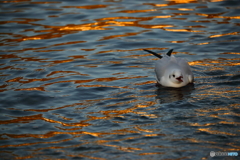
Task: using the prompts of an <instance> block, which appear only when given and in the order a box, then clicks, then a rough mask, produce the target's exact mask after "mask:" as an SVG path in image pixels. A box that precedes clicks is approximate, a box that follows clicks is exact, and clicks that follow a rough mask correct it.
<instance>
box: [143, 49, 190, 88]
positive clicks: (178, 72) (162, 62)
mask: <svg viewBox="0 0 240 160" xmlns="http://www.w3.org/2000/svg"><path fill="white" fill-rule="evenodd" d="M144 51H147V52H149V53H151V54H153V55H155V56H157V57H158V58H160V59H159V60H157V61H156V63H155V73H156V79H157V82H158V83H159V84H161V85H162V86H166V87H176V88H178V87H183V86H185V85H187V84H189V83H193V73H192V71H191V68H190V66H189V64H188V63H187V61H186V60H185V59H183V58H176V57H175V56H173V55H171V53H172V51H173V49H171V50H170V51H169V52H168V53H167V54H165V55H163V56H161V55H158V54H157V53H155V52H152V51H149V50H146V49H144Z"/></svg>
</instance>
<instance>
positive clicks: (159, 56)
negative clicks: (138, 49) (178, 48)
mask: <svg viewBox="0 0 240 160" xmlns="http://www.w3.org/2000/svg"><path fill="white" fill-rule="evenodd" d="M143 50H144V51H146V52H149V53H151V54H153V55H154V56H156V57H158V58H160V59H161V58H162V56H161V55H159V54H157V53H155V52H153V51H149V50H147V49H143ZM169 52H170V51H169ZM170 54H171V52H170Z"/></svg>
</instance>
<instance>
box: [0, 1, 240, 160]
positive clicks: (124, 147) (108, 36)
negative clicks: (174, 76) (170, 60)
mask: <svg viewBox="0 0 240 160" xmlns="http://www.w3.org/2000/svg"><path fill="white" fill-rule="evenodd" d="M222 1H224V0H205V1H203V0H168V1H163V2H162V3H160V2H157V3H147V1H146V3H142V2H141V3H140V2H139V3H137V4H138V5H136V6H140V7H139V8H136V6H135V5H133V6H134V7H132V6H131V5H129V6H128V7H126V5H125V4H124V2H123V1H104V2H102V4H97V3H96V2H94V3H88V2H86V3H85V2H84V4H76V5H72V3H68V2H64V3H63V2H58V1H56V2H32V1H30V0H29V1H28V0H26V1H18V0H15V1H4V2H3V3H6V4H11V3H14V4H15V5H19V4H21V3H26V4H28V5H30V6H31V5H37V6H38V5H40V6H39V8H41V7H42V6H41V5H45V7H43V8H42V9H40V10H41V11H42V12H43V11H46V12H44V14H43V15H42V13H41V12H39V13H38V16H36V15H32V16H24V15H22V17H21V18H20V17H14V16H16V15H15V14H14V16H12V15H11V14H13V13H15V12H16V13H24V12H25V11H28V7H26V8H21V7H19V8H21V9H13V10H11V11H7V9H6V11H1V13H4V14H6V13H7V14H9V18H7V19H4V20H2V21H1V22H0V24H1V25H3V26H5V27H6V26H7V27H11V26H16V28H18V29H19V30H17V29H15V28H14V27H13V28H9V30H7V29H6V30H4V33H1V34H2V37H1V38H2V40H1V42H0V45H1V46H2V47H3V48H2V49H1V52H3V54H1V55H0V60H1V64H0V71H1V80H2V82H3V83H2V84H1V85H0V93H1V96H2V97H3V99H2V104H1V105H5V106H4V107H2V108H1V113H2V114H1V117H0V118H1V119H0V125H1V126H3V127H2V131H1V133H0V140H1V141H3V142H4V143H2V144H1V145H0V148H1V151H0V154H2V153H6V154H9V155H11V156H13V157H15V158H16V159H29V158H34V157H38V156H39V155H42V154H45V153H47V152H48V150H50V152H53V154H56V155H64V156H63V157H65V159H68V158H76V157H82V158H88V159H110V158H112V157H111V156H112V155H113V157H115V158H116V157H118V154H119V157H120V158H121V156H122V155H126V159H132V157H131V156H130V157H127V154H132V155H134V156H139V157H140V156H141V158H142V157H143V156H145V157H144V158H145V159H148V158H149V157H151V156H152V157H153V158H152V159H159V157H161V156H166V157H170V154H172V153H176V152H182V153H183V154H184V155H183V156H182V157H178V159H185V158H189V159H192V158H193V157H191V156H188V155H187V156H185V153H187V152H186V150H189V149H192V150H193V153H196V152H200V151H201V150H202V149H200V148H204V147H205V148H208V149H209V148H211V147H212V148H214V149H220V150H228V151H230V150H231V151H239V145H238V143H237V141H236V139H237V138H236V137H237V136H238V132H239V129H238V126H239V125H240V123H239V122H238V121H237V118H238V117H239V116H240V115H239V113H238V110H239V105H240V104H239V103H238V101H237V100H238V99H239V92H240V87H238V86H237V84H238V83H239V80H238V79H239V71H238V66H239V65H240V63H239V62H240V58H238V55H239V52H238V51H236V50H235V49H234V47H232V45H233V44H235V43H237V42H238V41H239V38H238V37H239V33H240V32H238V31H236V30H234V29H233V30H228V29H227V27H226V28H224V27H222V26H221V25H224V26H225V25H226V26H228V25H230V26H231V27H233V26H239V23H236V20H238V19H239V16H238V15H236V14H235V15H231V14H227V13H228V12H229V13H231V10H233V9H234V7H230V8H227V7H224V6H223V8H224V9H225V10H224V11H222V10H221V11H220V10H219V11H216V12H214V13H204V9H206V10H207V9H209V4H212V5H213V2H214V3H216V2H222ZM107 2H108V3H107ZM204 2H208V3H204ZM65 3H66V4H65ZM122 3H123V4H124V5H122ZM135 3H136V2H133V4H135ZM179 4H181V5H180V6H178V5H179ZM198 4H200V5H198ZM14 8H15V7H14ZM16 8H17V7H16ZM33 8H34V7H33ZM220 8H221V7H220ZM236 8H237V7H236ZM102 13H103V14H102ZM106 13H107V14H106ZM28 15H29V14H28ZM65 16H66V17H65ZM68 19H69V21H68ZM212 24H214V27H215V26H217V27H218V26H220V27H219V30H217V29H215V28H214V27H213V26H211V25H212ZM211 27H213V28H211ZM221 28H224V30H221ZM76 37H77V38H76ZM222 42H224V43H227V44H228V45H231V46H230V48H231V50H227V49H226V48H228V47H227V46H228V45H226V47H223V46H222V45H221V44H220V43H222ZM121 43H122V44H121ZM207 47H208V48H211V49H212V50H213V52H208V53H206V50H205V48H207ZM170 48H174V49H175V50H174V52H173V54H174V55H175V56H177V57H178V56H179V57H185V58H186V59H188V58H189V59H190V62H189V64H190V66H191V67H192V69H193V72H194V75H195V83H194V85H193V86H188V87H186V88H183V89H176V90H175V89H169V88H161V87H159V88H158V87H156V86H155V83H156V81H155V78H154V66H153V64H154V61H155V60H157V58H155V57H153V56H152V55H151V54H148V53H144V52H143V51H142V50H143V49H149V50H155V51H156V52H158V53H159V54H162V53H165V52H166V50H168V49H170ZM216 48H219V50H217V49H216ZM203 54H204V55H203ZM48 98H49V99H48ZM45 99H47V100H45ZM16 130H18V131H19V132H16ZM14 131H15V132H14ZM207 136H212V137H213V139H211V140H209V139H208V138H207ZM221 136H223V137H224V138H225V139H228V140H229V142H228V143H226V144H227V146H223V145H222V143H219V142H218V141H215V139H220V138H221ZM219 137H220V138H219ZM214 138H215V139H214ZM175 144H176V145H181V146H183V147H182V148H179V147H174V145H175ZM185 144H187V145H189V146H190V147H192V148H188V147H186V146H185ZM192 144H194V145H192ZM195 144H196V145H195ZM203 144H204V145H203ZM196 146H197V147H196ZM213 146H214V147H213ZM215 146H216V147H215ZM25 147H29V148H25ZM15 148H16V149H18V150H20V152H21V151H23V150H24V151H27V153H26V154H25V155H24V154H22V155H21V154H20V152H17V153H16V152H15ZM79 151H80V152H81V153H80V152H79ZM204 151H205V150H204ZM115 153H116V154H115ZM51 154H52V153H50V154H49V156H46V157H45V158H46V159H52V158H53V157H54V156H52V155H51ZM204 154H206V153H204ZM106 155H107V156H108V157H109V158H105V157H104V156H106ZM134 156H133V157H134ZM42 157H44V156H42ZM139 157H138V158H139ZM156 157H157V158H156ZM198 158H202V159H207V157H198ZM63 159H64V158H63ZM168 159H171V158H168ZM172 159H176V157H175V158H172Z"/></svg>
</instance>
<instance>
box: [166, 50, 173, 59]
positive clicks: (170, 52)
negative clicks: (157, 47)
mask: <svg viewBox="0 0 240 160" xmlns="http://www.w3.org/2000/svg"><path fill="white" fill-rule="evenodd" d="M172 51H173V49H171V50H170V51H168V52H167V54H166V55H168V56H169V57H170V56H171V54H172Z"/></svg>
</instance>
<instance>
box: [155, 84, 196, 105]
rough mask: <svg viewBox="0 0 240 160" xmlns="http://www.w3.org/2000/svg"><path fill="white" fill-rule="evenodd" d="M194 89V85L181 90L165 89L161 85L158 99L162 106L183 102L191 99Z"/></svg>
mask: <svg viewBox="0 0 240 160" xmlns="http://www.w3.org/2000/svg"><path fill="white" fill-rule="evenodd" d="M194 89H195V88H194V84H193V83H190V84H188V85H186V86H184V87H181V88H171V87H163V86H160V85H159V86H158V89H157V90H156V94H157V96H156V99H159V102H160V103H161V104H163V103H171V102H175V101H179V100H183V99H186V98H189V97H190V96H191V93H192V91H193V90H194Z"/></svg>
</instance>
